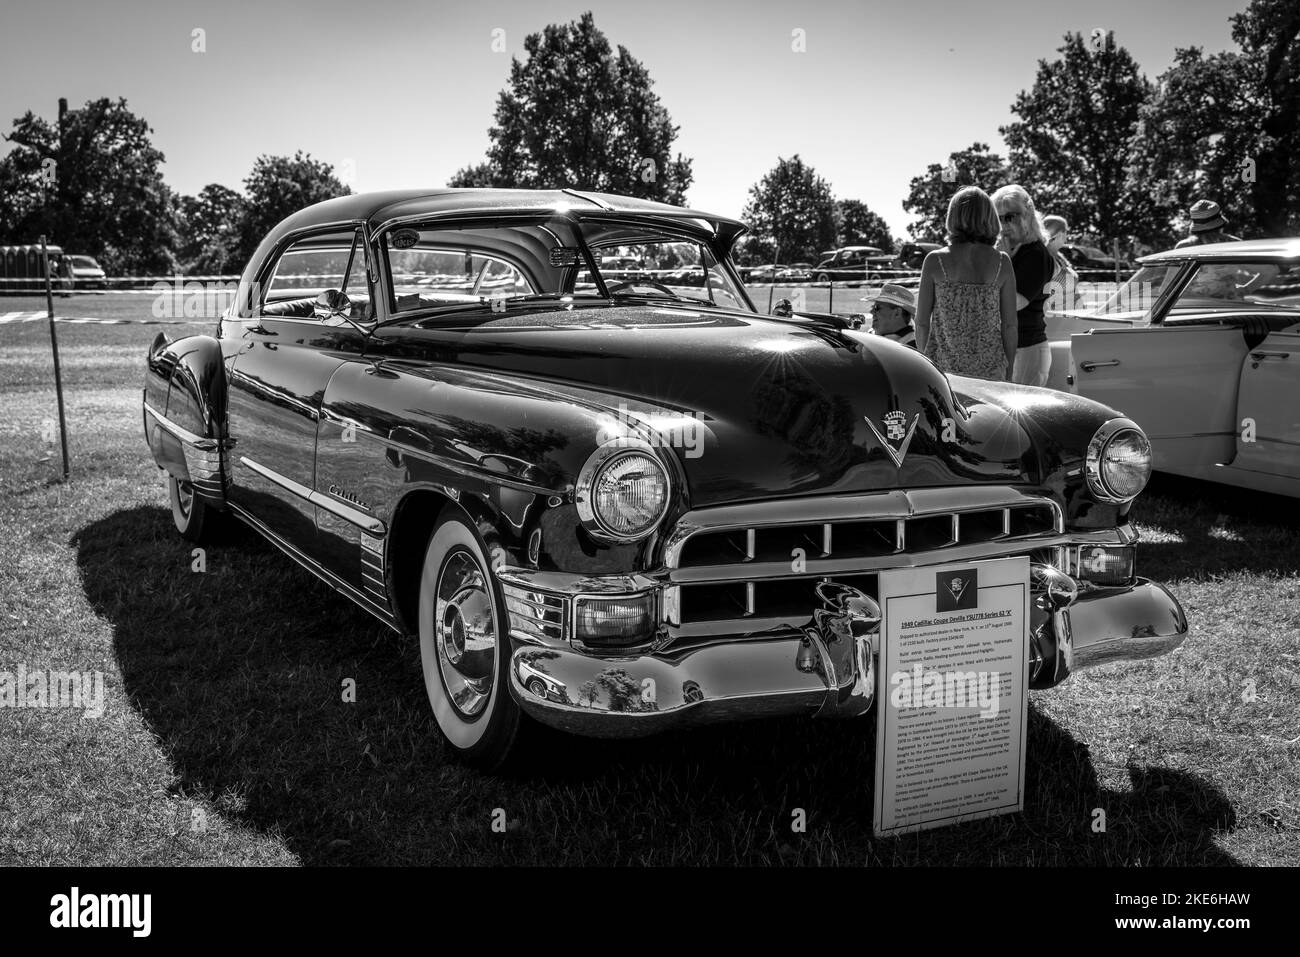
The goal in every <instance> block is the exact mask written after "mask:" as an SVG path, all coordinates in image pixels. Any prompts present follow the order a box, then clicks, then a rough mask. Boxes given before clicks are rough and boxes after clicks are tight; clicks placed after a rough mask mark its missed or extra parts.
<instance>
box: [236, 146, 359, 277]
mask: <svg viewBox="0 0 1300 957" xmlns="http://www.w3.org/2000/svg"><path fill="white" fill-rule="evenodd" d="M351 192H352V190H350V189H348V187H346V186H344V185H343V183H341V182H340V181H339V180H338V178H337V177H336V176H335V175H334V167H333V166H331V165H330V164H329V163H326V162H324V161H323V160H317V159H313V158H312V156H311V154H309V153H304V152H302V151H301V150H299V151H298V152H297V153H295V154H294V155H293V156H267V155H262V156H259V157H258V158H257V159H256V160H254V161H253V169H252V172H250V173H249V174H248V178H247V179H245V180H244V193H245V198H244V202H243V205H242V215H241V216H240V218H239V231H238V243H237V244H236V245H235V247H234V252H233V259H234V261H235V262H237V263H238V264H239V268H240V269H242V268H243V265H244V263H246V262H248V260H249V258H250V257H252V255H253V253H254V251H256V249H257V245H258V243H260V242H261V241H262V239H263V237H265V236H266V234H267V233H268V232H270V230H271V227H273V226H275V225H276V224H277V223H278V222H280V220H282V219H284V218H285V217H286V216H289V215H290V214H292V213H296V212H297V211H298V210H300V209H303V208H304V207H306V206H311V205H313V204H314V203H320V202H323V201H325V200H327V199H334V198H335V197H336V196H347V195H348V194H350V193H351Z"/></svg>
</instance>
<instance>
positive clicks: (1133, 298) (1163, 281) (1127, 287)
mask: <svg viewBox="0 0 1300 957" xmlns="http://www.w3.org/2000/svg"><path fill="white" fill-rule="evenodd" d="M1182 268H1183V264H1182V263H1168V264H1162V265H1158V266H1143V267H1142V268H1141V269H1139V270H1138V271H1137V272H1135V273H1134V274H1133V275H1132V276H1130V277H1129V279H1128V281H1127V282H1125V283H1123V284H1122V285H1121V286H1120V287H1119V289H1118V290H1117V291H1116V292H1114V293H1113V294H1112V295H1111V297H1110V298H1109V299H1107V300H1106V301H1105V302H1104V303H1102V305H1101V306H1100V307H1099V308H1098V309H1096V310H1094V311H1093V313H1092V315H1094V316H1119V315H1124V314H1130V313H1135V312H1138V313H1147V312H1149V311H1150V310H1151V307H1152V306H1153V305H1155V302H1156V300H1157V299H1159V298H1160V294H1161V293H1162V292H1164V289H1165V286H1166V285H1167V284H1168V282H1169V280H1170V279H1172V278H1173V277H1174V276H1175V275H1177V274H1178V271H1179V270H1180V269H1182Z"/></svg>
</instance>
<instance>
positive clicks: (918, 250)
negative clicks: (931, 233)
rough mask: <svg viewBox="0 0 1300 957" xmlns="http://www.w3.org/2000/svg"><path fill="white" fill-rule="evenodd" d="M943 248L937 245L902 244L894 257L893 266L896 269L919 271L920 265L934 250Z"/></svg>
mask: <svg viewBox="0 0 1300 957" xmlns="http://www.w3.org/2000/svg"><path fill="white" fill-rule="evenodd" d="M941 248H943V247H942V246H940V244H939V243H903V245H902V246H900V247H899V249H898V255H897V256H896V257H894V266H895V267H896V268H898V269H920V268H921V263H923V262H924V261H925V257H926V256H928V255H929V254H930V253H932V252H933V251H934V250H936V249H941Z"/></svg>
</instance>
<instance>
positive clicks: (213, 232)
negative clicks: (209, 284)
mask: <svg viewBox="0 0 1300 957" xmlns="http://www.w3.org/2000/svg"><path fill="white" fill-rule="evenodd" d="M180 206H181V235H182V242H181V248H180V257H181V262H182V264H183V265H184V268H185V271H186V272H187V273H237V272H240V271H241V270H242V269H243V268H244V263H243V262H240V261H239V260H238V254H239V249H238V246H239V229H240V222H241V220H242V219H243V216H244V198H243V197H242V196H240V195H239V194H238V193H237V192H235V191H234V190H233V189H230V188H229V187H226V186H222V185H221V184H220V183H209V184H208V185H207V186H204V187H203V189H201V190H200V191H199V195H198V196H182V197H181V201H180Z"/></svg>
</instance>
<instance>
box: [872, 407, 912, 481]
mask: <svg viewBox="0 0 1300 957" xmlns="http://www.w3.org/2000/svg"><path fill="white" fill-rule="evenodd" d="M920 418H921V414H920V413H919V412H918V413H917V414H916V415H914V416H912V424H911V425H907V416H906V415H904V414H903V413H902V412H900V411H898V410H897V409H895V410H894V411H893V412H886V413H885V415H884V417H883V418H882V419H881V423H882V424H883V425H884V426H885V434H884V435H881V434H880V430H879V429H878V428H876V423H874V422H872V421H871V419H870V418H868V417H867V416H865V415H864V416H863V417H862V420H863V421H864V422H866V423H867V425H868V426H870V427H871V432H872V434H873V435H875V437H876V441H878V442H879V443H880V446H881V448H883V449H884V450H885V454H887V455H888V456H889V458H890V461H892V462H893V463H894V467H895V468H901V467H902V465H903V457H904V456H905V455H907V447H908V446H909V445H911V444H912V435H913V434H914V433H915V432H916V423H917V422H918V421H919V420H920Z"/></svg>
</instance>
